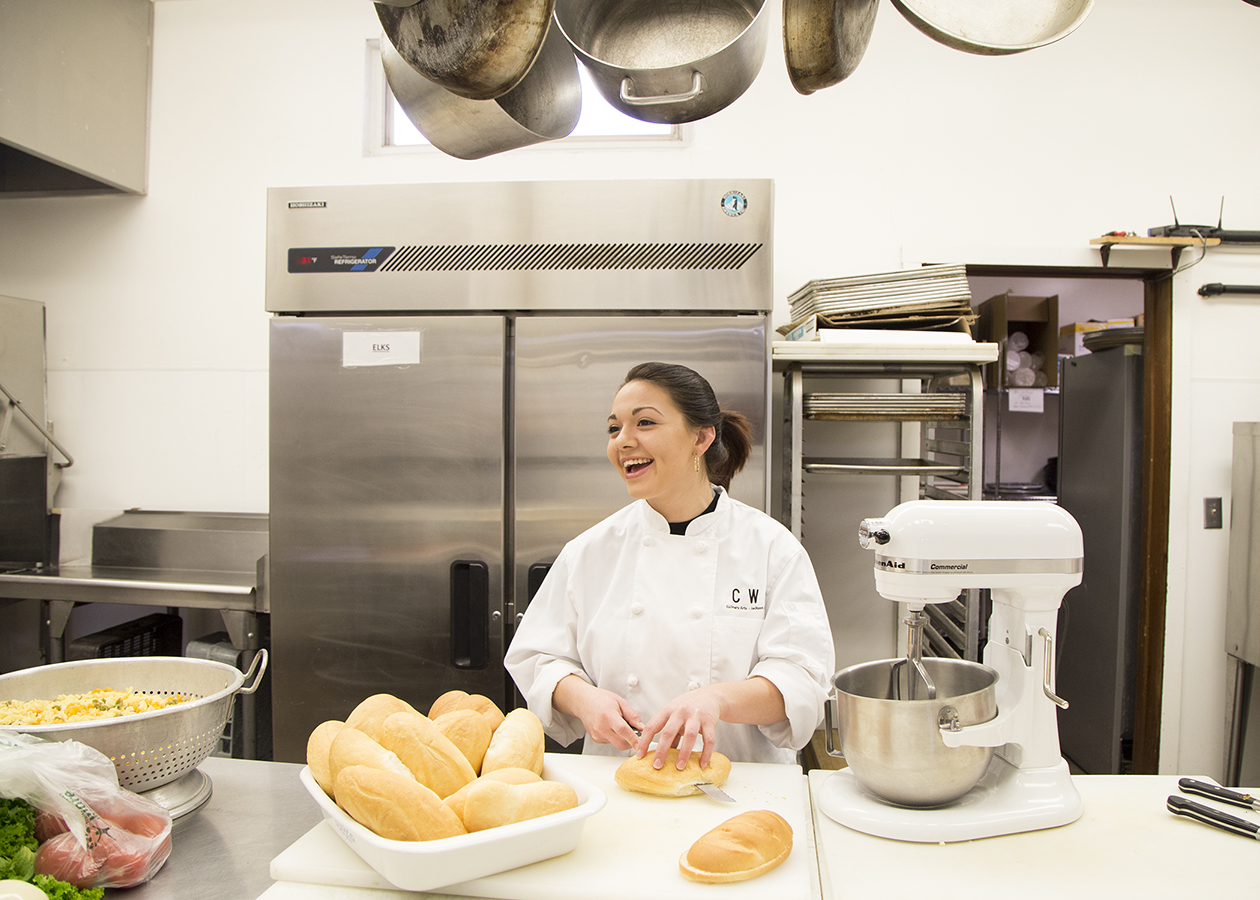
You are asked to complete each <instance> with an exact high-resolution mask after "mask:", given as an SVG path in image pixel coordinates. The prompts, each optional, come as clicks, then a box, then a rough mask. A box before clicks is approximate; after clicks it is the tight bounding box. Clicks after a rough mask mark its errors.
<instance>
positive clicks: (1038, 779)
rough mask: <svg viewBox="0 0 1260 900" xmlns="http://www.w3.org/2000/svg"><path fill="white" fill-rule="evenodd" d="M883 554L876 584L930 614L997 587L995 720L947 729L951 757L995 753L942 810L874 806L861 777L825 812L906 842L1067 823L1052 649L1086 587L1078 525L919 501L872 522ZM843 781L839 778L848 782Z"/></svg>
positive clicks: (1073, 807) (1026, 509)
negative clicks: (1067, 601) (1067, 598)
mask: <svg viewBox="0 0 1260 900" xmlns="http://www.w3.org/2000/svg"><path fill="white" fill-rule="evenodd" d="M859 539H860V542H861V543H862V546H863V547H866V548H868V549H873V550H875V553H876V557H875V585H876V589H877V590H878V591H879V593H880V594H881V595H882V596H884V597H886V598H888V599H889V600H895V601H899V602H904V603H908V604H910V606H911V607H912V608H920V609H921V608H922V606H923V605H924V604H926V603H945V602H949V601H951V600H953V599H954V598H956V597H957V596H958V595H959V594H960V593H961V592H962V591H964V590H966V589H968V588H988V589H990V591H991V596H992V600H993V610H992V614H991V616H990V620H989V634H988V641H987V643H986V645H985V648H984V656H983V661H984V663H985V665H987V666H990V667H991V668H993V669H994V670H996V671H997V672H998V683H997V715H996V716H995V717H994V718H993V719H991V720H989V721H988V722H984V723H981V724H978V725H969V726H965V727H961V728H957V729H955V730H950V728H949V727H948V726H947V725H944V724H943V725H942V726H941V739H942V740H943V741H944V743H945V745H946V746H947V747H994V748H996V751H995V756H994V759H993V763H992V765H991V766H990V770H989V773H988V774H987V775H986V776H985V778H983V779H982V780H981V782H980V783H979V784H978V785H977V787H975V788H974V789H973V790H972V791H971V792H969V793H968V794H966V795H964V796H963V797H962V798H961V799H960V800H958V801H956V802H955V803H953V804H951V805H949V806H947V807H941V808H938V809H932V810H907V809H898V808H894V807H892V806H890V805H888V804H882V803H880V802H879V801H877V800H871V799H869V797H868V796H867V795H866V794H865V793H864V791H863V790H862V789H861V788H860V786H858V785H857V783H856V781H855V780H854V779H852V778H845V777H836V776H832V777H831V778H830V779H829V780H828V784H829V789H828V791H827V794H826V796H825V797H824V801H825V802H824V805H823V809H824V811H825V812H827V814H828V815H829V816H830V817H831V818H833V819H835V820H836V821H838V822H840V823H841V824H844V825H848V826H850V827H853V828H856V829H858V830H859V831H864V832H866V833H868V834H876V835H879V836H882V837H891V838H896V839H899V840H912V841H936V840H945V841H951V840H973V839H976V838H980V837H991V836H994V835H998V834H1010V833H1014V832H1019V831H1030V830H1035V829H1038V828H1050V827H1055V826H1059V825H1065V824H1068V823H1070V822H1073V821H1075V820H1076V819H1077V818H1079V817H1080V815H1081V812H1082V805H1081V800H1080V795H1079V793H1078V792H1077V791H1076V788H1075V786H1074V785H1073V784H1072V780H1071V776H1070V773H1069V771H1068V765H1067V763H1066V762H1065V761H1064V760H1063V757H1062V755H1061V752H1060V748H1059V729H1058V714H1057V710H1058V708H1059V707H1060V706H1064V707H1066V705H1067V704H1066V702H1065V701H1064V700H1062V699H1061V698H1059V697H1058V696H1057V695H1056V694H1055V688H1054V659H1055V657H1054V640H1055V630H1056V624H1057V617H1058V610H1059V606H1060V604H1061V602H1062V600H1063V595H1064V594H1065V593H1066V592H1067V591H1068V590H1069V589H1070V588H1072V587H1073V586H1075V585H1077V584H1080V582H1081V573H1082V569H1083V554H1084V549H1083V541H1082V539H1081V529H1080V526H1079V525H1077V523H1076V520H1075V519H1073V518H1072V516H1071V515H1070V514H1068V513H1067V512H1066V511H1064V510H1063V509H1060V508H1059V507H1058V506H1056V505H1054V504H1052V503H1047V502H1043V501H1034V500H1017V501H996V500H994V501H989V500H984V501H966V500H959V501H953V500H916V501H911V502H909V503H903V504H901V505H899V506H897V507H895V508H893V509H892V510H891V511H890V512H889V513H888V514H887V515H885V516H883V517H882V518H878V519H867V520H865V521H863V522H862V525H861V528H860V530H859ZM843 775H844V772H839V773H837V776H843Z"/></svg>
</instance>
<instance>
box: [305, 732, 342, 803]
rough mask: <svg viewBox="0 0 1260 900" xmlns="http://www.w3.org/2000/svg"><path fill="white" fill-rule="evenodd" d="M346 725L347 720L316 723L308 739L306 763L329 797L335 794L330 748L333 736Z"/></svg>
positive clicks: (317, 782)
mask: <svg viewBox="0 0 1260 900" xmlns="http://www.w3.org/2000/svg"><path fill="white" fill-rule="evenodd" d="M345 727H346V723H345V722H340V721H337V720H336V719H330V720H329V721H327V722H321V723H320V724H318V725H316V726H315V730H314V731H312V732H311V736H310V737H309V738H307V739H306V765H307V767H308V768H309V769H310V770H311V777H312V778H314V779H315V783H316V784H318V785H319V786H320V787H321V788H323V789H324V793H325V794H327V795H328V796H329V797H332V796H333V776H332V770H331V769H330V768H329V767H328V750H329V748H330V747H332V742H333V738H335V737H336V736H337V734H338V733H339V732H340V731H341V729H343V728H345Z"/></svg>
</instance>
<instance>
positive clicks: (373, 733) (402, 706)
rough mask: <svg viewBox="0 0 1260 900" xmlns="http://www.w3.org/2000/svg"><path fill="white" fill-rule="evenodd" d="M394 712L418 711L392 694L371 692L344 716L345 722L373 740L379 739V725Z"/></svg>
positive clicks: (417, 713)
mask: <svg viewBox="0 0 1260 900" xmlns="http://www.w3.org/2000/svg"><path fill="white" fill-rule="evenodd" d="M396 712H409V713H416V715H419V714H420V713H419V712H418V711H417V710H416V709H415V707H413V706H412V705H411V704H410V703H408V702H407V701H406V700H399V699H398V698H397V697H395V696H394V695H393V694H373V695H372V696H371V697H368V698H367V699H366V700H364V701H363V702H362V703H360V704H359V705H358V706H356V707H355V708H354V709H353V710H352V711H351V713H350V715H348V716H346V724H347V725H349V726H350V727H351V728H357V729H359V731H362V732H363V733H364V734H366V735H367V736H368V737H370V738H371V739H372V740H374V741H379V740H380V739H381V725H382V724H384V722H385V720H386V719H387V718H388V717H390V716H392V715H393V714H394V713H396Z"/></svg>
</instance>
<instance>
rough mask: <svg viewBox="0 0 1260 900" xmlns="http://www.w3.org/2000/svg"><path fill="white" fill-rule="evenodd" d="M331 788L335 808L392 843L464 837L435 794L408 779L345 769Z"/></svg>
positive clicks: (359, 768) (456, 820)
mask: <svg viewBox="0 0 1260 900" xmlns="http://www.w3.org/2000/svg"><path fill="white" fill-rule="evenodd" d="M333 787H334V788H335V791H336V795H337V805H338V806H340V807H341V808H342V809H344V810H345V811H346V812H347V813H348V814H349V815H350V816H351V818H353V819H354V820H355V821H356V822H358V823H359V824H360V825H363V826H365V827H367V828H369V829H371V830H372V831H373V832H374V833H376V834H378V835H380V836H381V837H383V838H387V839H389V840H391V841H435V840H440V839H441V838H448V837H455V836H456V835H460V834H465V833H466V831H465V829H464V826H463V823H461V822H460V821H459V817H458V816H456V815H455V813H453V812H451V811H450V809H448V808H447V807H446V805H445V804H444V803H442V801H441V800H440V799H438V796H437V794H435V793H433V791H431V790H429V789H428V788H427V787H425V786H424V785H422V784H419V783H418V782H417V781H416V780H415V779H414V778H412V777H411V776H410V775H399V774H397V773H396V772H386V771H384V770H382V769H373V768H371V767H369V766H347V767H346V768H344V769H342V770H341V771H340V772H338V773H337V777H336V779H335V781H334V783H333Z"/></svg>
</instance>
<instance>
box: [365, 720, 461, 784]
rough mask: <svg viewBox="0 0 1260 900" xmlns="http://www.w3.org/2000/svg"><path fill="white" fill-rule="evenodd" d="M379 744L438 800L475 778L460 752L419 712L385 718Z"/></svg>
mask: <svg viewBox="0 0 1260 900" xmlns="http://www.w3.org/2000/svg"><path fill="white" fill-rule="evenodd" d="M380 743H381V746H382V747H384V748H385V749H386V750H391V751H393V753H394V754H395V755H396V756H397V757H398V758H399V759H400V760H402V763H403V765H404V766H406V767H407V769H408V770H409V771H410V772H411V774H412V776H414V777H415V779H416V781H418V782H420V783H421V784H423V785H425V786H426V787H428V788H429V789H430V790H431V791H433V792H434V793H435V794H437V795H438V796H439V797H446V796H449V795H450V794H453V793H455V792H456V791H457V790H459V789H460V788H462V787H463V786H464V785H466V784H468V782H470V781H472V780H473V779H475V778H476V777H477V773H476V772H474V771H473V767H472V765H471V764H470V763H469V762H468V759H467V758H466V757H465V756H464V754H463V752H462V751H461V750H460V749H459V748H458V747H456V746H455V745H454V744H453V743H452V742H451V740H450V739H449V738H448V737H447V736H446V735H444V734H442V732H441V731H440V730H439V729H438V727H437V726H436V725H434V724H433V722H432V720H430V719H429V718H428V717H427V716H423V715H421V714H420V713H410V712H399V713H394V714H393V715H392V716H388V717H387V718H386V719H385V721H384V723H383V724H382V725H381V740H380Z"/></svg>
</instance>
